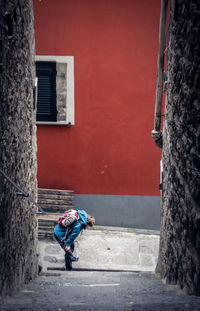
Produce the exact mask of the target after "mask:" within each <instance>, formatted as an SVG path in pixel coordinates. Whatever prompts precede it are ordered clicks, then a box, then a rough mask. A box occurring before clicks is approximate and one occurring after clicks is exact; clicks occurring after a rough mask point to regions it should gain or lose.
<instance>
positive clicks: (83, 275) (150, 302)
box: [0, 271, 200, 311]
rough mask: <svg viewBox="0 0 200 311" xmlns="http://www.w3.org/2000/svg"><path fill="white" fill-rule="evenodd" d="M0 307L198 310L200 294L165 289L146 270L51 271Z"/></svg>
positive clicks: (24, 310) (16, 310)
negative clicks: (193, 294) (196, 295)
mask: <svg viewBox="0 0 200 311" xmlns="http://www.w3.org/2000/svg"><path fill="white" fill-rule="evenodd" d="M0 310H1V311H36V310H44V311H71V310H73V311H82V310H84V311H87V310H89V311H90V310H91V311H92V310H96V311H101V310H111V311H114V310H116V311H119V310H123V311H130V310H132V311H142V310H147V311H159V310H161V311H197V310H200V297H194V296H187V295H185V294H183V293H178V292H177V291H174V290H171V289H169V288H168V289H166V288H165V286H164V285H163V284H162V282H161V281H160V280H159V279H158V278H156V277H155V275H154V274H150V273H147V272H143V273H139V272H86V271H72V272H66V271H61V272H60V271H52V272H51V273H50V272H48V273H46V274H45V275H41V276H39V277H38V278H37V279H36V280H34V281H32V282H30V283H29V284H28V285H27V286H25V287H24V289H23V290H22V291H21V292H20V293H18V294H17V295H16V296H14V297H12V298H7V299H6V300H5V301H4V302H2V301H1V303H0Z"/></svg>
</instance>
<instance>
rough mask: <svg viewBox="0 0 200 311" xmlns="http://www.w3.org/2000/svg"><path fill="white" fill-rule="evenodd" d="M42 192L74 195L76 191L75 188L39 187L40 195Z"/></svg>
mask: <svg viewBox="0 0 200 311" xmlns="http://www.w3.org/2000/svg"><path fill="white" fill-rule="evenodd" d="M40 194H54V195H62V196H69V195H74V191H73V190H60V189H45V188H39V189H38V195H40Z"/></svg>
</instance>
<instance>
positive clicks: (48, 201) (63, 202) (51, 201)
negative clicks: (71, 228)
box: [38, 197, 72, 205]
mask: <svg viewBox="0 0 200 311" xmlns="http://www.w3.org/2000/svg"><path fill="white" fill-rule="evenodd" d="M66 198H67V199H64V200H55V199H45V198H43V199H41V198H40V197H39V198H38V204H46V205H48V204H53V205H66V204H67V205H71V204H72V199H69V197H66Z"/></svg>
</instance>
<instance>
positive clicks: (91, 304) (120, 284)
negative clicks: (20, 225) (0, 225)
mask: <svg viewBox="0 0 200 311" xmlns="http://www.w3.org/2000/svg"><path fill="white" fill-rule="evenodd" d="M76 244H77V245H76V246H77V254H78V255H79V257H80V260H79V262H77V263H74V268H75V269H76V270H75V271H70V272H69V271H62V270H63V269H64V260H63V252H62V250H61V248H60V246H59V245H57V243H56V242H52V241H47V240H45V241H40V242H39V248H40V255H41V256H40V261H41V264H42V266H43V270H42V273H41V274H40V276H39V277H38V278H37V279H36V280H34V281H31V282H30V283H29V284H28V285H26V286H25V287H24V289H23V290H21V291H20V292H19V293H18V294H17V295H15V296H13V297H12V298H11V297H10V298H7V299H5V300H4V301H0V310H1V311H38V310H42V311H82V310H83V311H93V310H95V311H104V310H106V311H107V310H109V311H143V310H146V311H200V297H192V296H188V295H184V294H183V292H178V291H177V289H176V288H173V287H166V286H165V285H163V283H162V282H161V280H160V279H159V278H158V277H157V276H156V275H155V274H154V273H153V271H154V268H155V265H156V261H157V257H158V244H159V235H158V232H152V231H140V230H131V229H123V230H122V229H120V230H116V228H97V227H96V230H86V231H84V233H83V235H81V236H80V238H79V239H78V241H77V243H76ZM51 269H52V270H51ZM84 270H92V271H84ZM97 270H103V271H97ZM110 270H115V272H113V271H110ZM136 271H137V272H136ZM138 271H140V272H138ZM146 271H148V272H146Z"/></svg>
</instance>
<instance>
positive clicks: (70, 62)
mask: <svg viewBox="0 0 200 311" xmlns="http://www.w3.org/2000/svg"><path fill="white" fill-rule="evenodd" d="M35 61H44V62H45V61H48V62H50V61H52V62H56V63H62V64H66V65H67V66H66V68H67V72H66V77H67V81H66V85H67V95H66V120H64V121H55V122H51V121H50V122H48V121H47V122H46V121H37V122H36V124H46V125H49V124H52V125H68V126H69V125H75V106H74V103H75V100H74V56H51V55H36V56H35Z"/></svg>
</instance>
